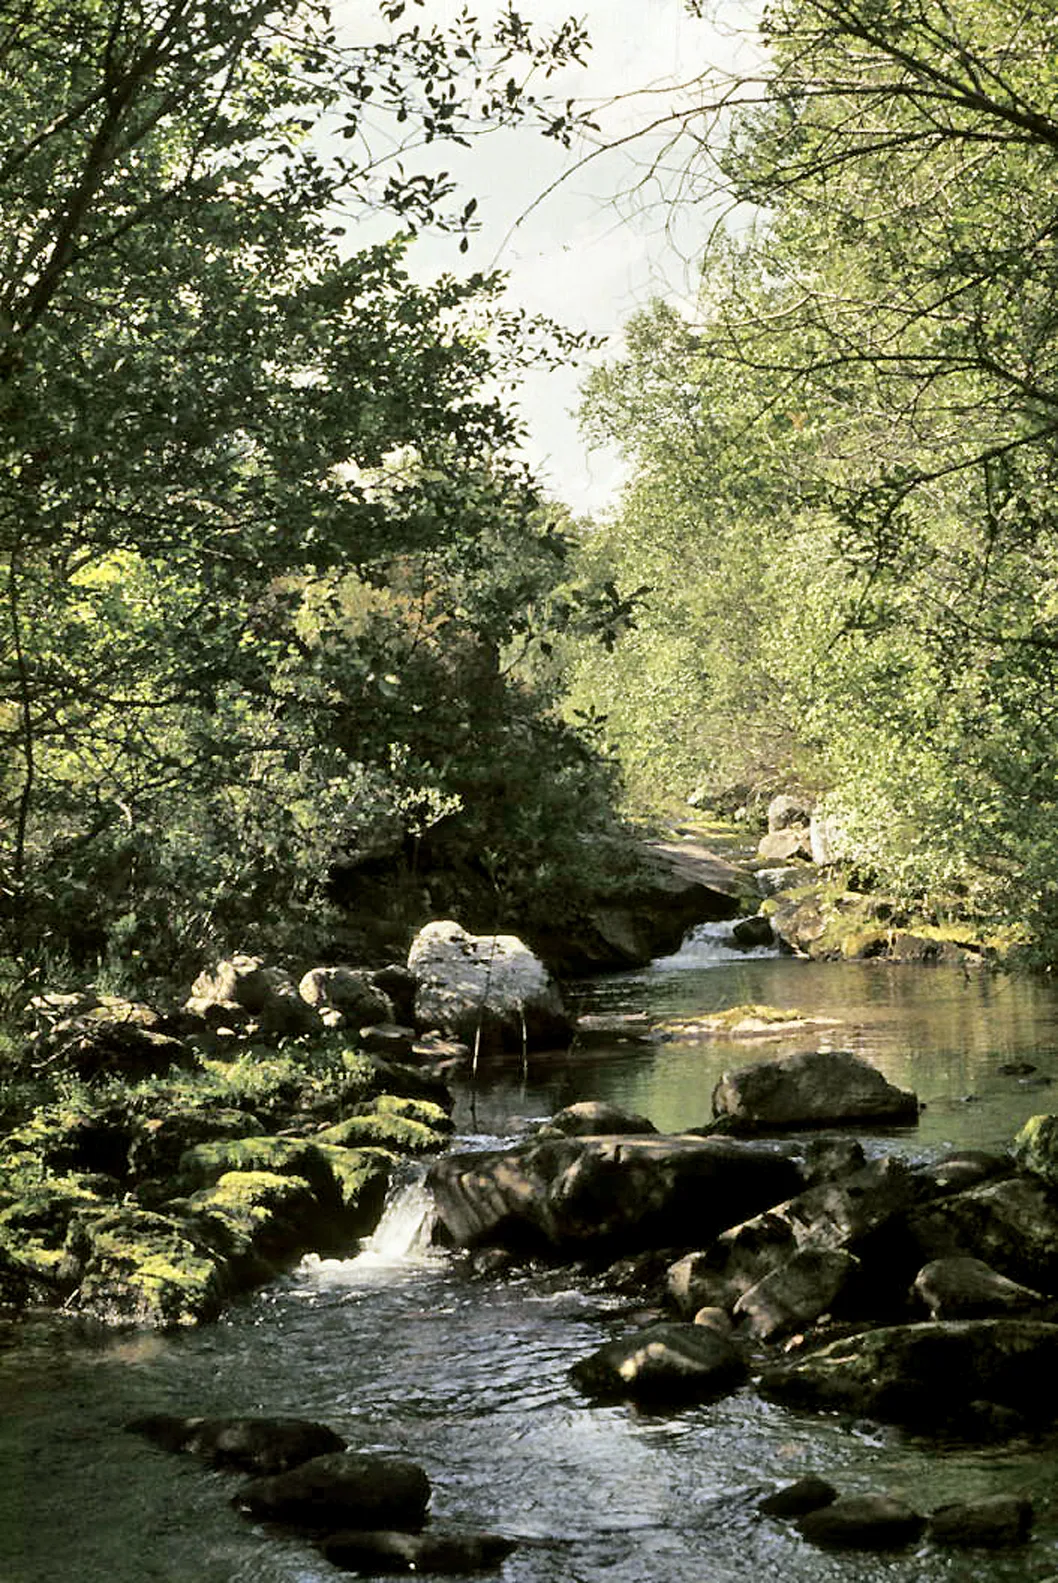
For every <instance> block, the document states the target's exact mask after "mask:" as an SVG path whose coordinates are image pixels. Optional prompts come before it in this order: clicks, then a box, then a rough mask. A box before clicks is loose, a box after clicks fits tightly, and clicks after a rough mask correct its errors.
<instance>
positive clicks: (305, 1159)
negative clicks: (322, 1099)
mask: <svg viewBox="0 0 1058 1583" xmlns="http://www.w3.org/2000/svg"><path fill="white" fill-rule="evenodd" d="M229 1171H239V1172H246V1171H249V1172H260V1171H265V1172H268V1173H271V1174H273V1175H276V1176H296V1177H299V1178H300V1179H301V1180H302V1181H304V1182H306V1183H307V1184H308V1186H309V1188H310V1189H311V1191H312V1194H313V1196H314V1198H315V1199H316V1200H317V1202H318V1203H319V1204H320V1205H321V1206H322V1207H324V1208H327V1207H335V1206H336V1205H337V1203H338V1200H339V1194H338V1189H337V1185H336V1183H335V1180H334V1176H333V1174H332V1172H331V1168H330V1166H329V1164H328V1163H327V1158H326V1156H325V1155H324V1154H322V1153H321V1152H320V1150H319V1149H317V1148H316V1147H315V1144H314V1143H312V1142H308V1141H306V1140H305V1139H304V1138H273V1137H246V1138H217V1139H214V1140H213V1141H212V1142H210V1143H200V1144H197V1145H196V1146H195V1147H194V1148H193V1149H188V1150H187V1151H186V1152H185V1153H184V1154H182V1155H181V1157H180V1167H179V1173H178V1178H177V1179H178V1184H179V1190H180V1191H183V1192H185V1193H190V1192H195V1191H197V1189H199V1188H202V1187H212V1186H213V1185H214V1183H216V1182H219V1181H220V1179H221V1177H222V1176H225V1175H226V1174H227V1173H228V1172H229Z"/></svg>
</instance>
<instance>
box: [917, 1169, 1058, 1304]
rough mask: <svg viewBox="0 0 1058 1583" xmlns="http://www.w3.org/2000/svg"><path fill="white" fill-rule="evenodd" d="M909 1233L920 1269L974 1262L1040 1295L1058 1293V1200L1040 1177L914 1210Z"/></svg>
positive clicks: (1007, 1181)
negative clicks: (961, 1259)
mask: <svg viewBox="0 0 1058 1583" xmlns="http://www.w3.org/2000/svg"><path fill="white" fill-rule="evenodd" d="M907 1230H908V1235H909V1238H910V1242H911V1245H912V1247H913V1252H914V1254H915V1258H916V1263H915V1269H918V1268H920V1267H921V1266H922V1265H923V1264H926V1263H930V1262H932V1261H933V1260H935V1259H945V1258H956V1257H970V1258H975V1259H980V1260H982V1261H983V1262H984V1263H985V1264H987V1265H990V1266H991V1268H992V1269H993V1270H996V1271H998V1272H999V1274H1000V1275H1005V1276H1006V1277H1007V1279H1008V1280H1011V1281H1017V1282H1019V1283H1020V1284H1021V1285H1023V1286H1028V1287H1031V1288H1032V1289H1033V1290H1035V1291H1040V1292H1045V1293H1048V1294H1053V1293H1055V1292H1058V1201H1056V1199H1055V1197H1054V1195H1053V1194H1052V1193H1051V1192H1050V1191H1049V1190H1048V1188H1047V1187H1046V1185H1045V1183H1044V1182H1043V1181H1042V1180H1041V1179H1040V1178H1039V1177H1037V1176H1033V1175H1029V1174H1025V1175H1018V1176H1010V1177H1006V1178H1002V1179H1001V1180H999V1181H985V1182H983V1183H982V1184H981V1185H979V1186H976V1187H969V1188H967V1189H966V1190H965V1191H963V1192H958V1193H951V1194H949V1195H947V1196H946V1197H944V1198H942V1199H940V1200H939V1201H937V1202H934V1203H929V1204H926V1205H924V1206H922V1207H920V1208H918V1209H916V1210H914V1211H913V1212H912V1213H911V1215H910V1216H909V1218H908V1225H907ZM913 1275H914V1270H912V1271H911V1272H909V1279H911V1278H913Z"/></svg>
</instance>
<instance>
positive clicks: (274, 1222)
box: [174, 1170, 323, 1279]
mask: <svg viewBox="0 0 1058 1583" xmlns="http://www.w3.org/2000/svg"><path fill="white" fill-rule="evenodd" d="M174 1207H175V1206H174ZM179 1210H180V1212H181V1213H182V1215H183V1216H184V1217H185V1219H186V1222H187V1223H188V1224H189V1225H191V1226H193V1227H194V1229H195V1234H196V1235H197V1236H199V1237H201V1239H202V1240H203V1242H205V1243H206V1244H208V1245H210V1246H212V1247H214V1248H215V1249H216V1250H217V1251H218V1252H220V1253H221V1254H223V1255H224V1257H225V1258H226V1259H228V1260H229V1261H230V1262H231V1263H232V1266H233V1269H234V1270H235V1271H236V1272H237V1273H238V1274H239V1275H240V1276H241V1277H243V1278H245V1277H247V1276H249V1278H250V1279H252V1278H253V1276H254V1274H255V1273H256V1268H257V1267H258V1266H259V1264H260V1261H261V1260H262V1259H263V1260H265V1261H268V1262H270V1261H272V1260H274V1259H284V1258H288V1257H290V1256H291V1255H292V1254H294V1253H296V1252H298V1251H299V1250H301V1249H304V1248H310V1247H312V1245H313V1241H314V1239H315V1236H316V1233H317V1231H318V1228H319V1225H320V1222H321V1219H322V1218H323V1217H322V1215H321V1210H320V1204H319V1200H318V1199H317V1198H316V1196H315V1194H314V1193H313V1191H312V1188H311V1187H310V1186H309V1184H308V1182H306V1181H305V1180H304V1178H303V1177H300V1176H280V1175H278V1174H277V1173H276V1172H274V1171H250V1170H246V1171H227V1172H225V1173H224V1175H223V1176H221V1177H220V1178H219V1180H218V1181H216V1182H214V1183H213V1185H212V1186H211V1187H204V1188H202V1189H201V1190H200V1191H199V1192H197V1193H192V1194H191V1196H190V1197H189V1198H187V1199H186V1200H184V1201H183V1202H182V1203H181V1204H180V1205H179ZM246 1265H248V1266H249V1268H245V1266H246Z"/></svg>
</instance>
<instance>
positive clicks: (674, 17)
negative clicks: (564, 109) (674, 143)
mask: <svg viewBox="0 0 1058 1583" xmlns="http://www.w3.org/2000/svg"><path fill="white" fill-rule="evenodd" d="M463 4H464V0H426V4H425V5H424V7H422V8H421V10H418V9H417V10H416V13H415V17H414V18H413V17H412V15H411V13H412V7H411V6H410V5H409V7H408V13H409V14H408V17H406V18H405V20H406V21H407V20H414V19H418V18H422V19H425V20H426V21H428V22H437V23H439V24H443V23H444V22H445V21H446V20H449V19H451V18H453V17H454V16H456V15H457V14H458V13H459V12H460V11H461V10H462V9H463ZM343 7H344V9H346V11H347V12H348V13H349V14H350V15H351V11H352V8H354V7H355V9H356V11H357V13H358V19H359V20H360V21H361V22H363V19H364V12H365V8H364V7H363V5H362V3H361V4H357V0H343ZM343 7H338V8H337V10H338V13H339V15H340V14H341V10H342V9H343ZM498 9H500V7H499V6H498V5H497V4H495V3H494V0H482V3H481V4H479V5H477V6H475V7H473V10H474V12H475V14H476V15H478V16H479V17H480V18H481V20H482V21H483V22H485V21H487V20H488V18H489V17H490V16H491V15H492V14H494V13H495V12H496V11H497V10H498ZM517 9H520V10H521V12H522V13H523V14H524V15H525V17H526V18H527V19H529V20H530V21H531V22H532V23H533V24H534V26H535V27H536V28H537V29H538V30H544V29H547V28H553V27H555V26H557V25H558V24H559V23H561V22H562V21H563V20H564V19H565V18H566V17H567V16H569V15H574V16H576V17H577V18H578V20H581V21H583V22H584V23H585V24H586V25H587V28H588V31H589V34H590V35H591V38H592V48H591V50H590V52H589V54H588V56H587V66H586V68H585V69H584V70H577V69H573V70H571V71H570V72H569V73H564V74H563V76H562V78H561V80H558V81H555V82H553V83H552V84H551V85H549V86H553V87H554V88H555V89H557V91H558V92H559V94H560V95H561V97H562V98H565V97H576V98H577V99H578V100H587V101H588V102H590V103H598V104H599V105H600V114H601V118H602V124H603V126H604V127H605V129H606V132H607V134H608V135H609V137H610V138H613V137H619V136H621V135H623V134H625V133H627V132H629V131H631V130H632V129H633V128H635V127H639V126H642V125H643V123H644V121H645V120H647V119H648V118H649V117H650V116H652V115H656V114H657V111H658V108H659V106H661V107H664V106H666V105H668V104H669V103H670V98H669V95H668V92H667V88H668V85H670V84H674V83H679V82H681V81H686V80H687V79H688V78H691V77H694V76H696V75H698V74H699V73H700V72H701V71H702V70H703V69H704V68H705V67H706V66H712V65H721V66H726V65H729V64H730V63H731V62H732V60H734V59H736V58H738V59H741V60H745V59H746V58H747V54H746V51H747V48H748V46H747V42H746V37H745V33H746V29H747V26H748V22H747V6H746V5H745V3H744V0H721V3H720V4H716V5H714V6H713V7H712V10H713V11H714V13H715V14H717V15H718V16H719V19H720V20H719V21H718V22H712V21H710V22H707V21H702V20H697V19H695V18H693V17H690V16H688V15H687V13H686V11H685V9H684V6H683V4H682V0H608V3H602V0H592V3H589V4H587V5H583V4H582V5H579V6H577V5H571V4H570V0H522V3H521V5H520V6H518V7H517ZM739 52H741V53H739ZM645 90H647V91H646V92H645ZM627 95H632V96H633V97H632V98H624V99H622V100H621V102H619V103H617V104H613V103H611V102H610V101H613V100H615V99H617V98H618V97H619V96H627ZM584 152H585V151H584V150H583V149H582V150H578V151H575V152H574V154H573V155H567V154H566V153H565V152H564V151H563V150H562V149H561V148H560V147H559V146H558V145H557V144H554V143H551V142H548V141H546V140H545V139H543V138H542V137H541V136H540V134H539V133H537V132H535V131H533V130H530V129H528V128H526V129H521V130H517V131H510V132H503V133H494V134H490V135H488V136H486V137H483V138H481V139H480V140H479V141H477V142H476V143H475V145H474V147H473V149H472V150H469V151H467V152H466V153H460V151H454V153H453V151H451V150H446V151H445V155H444V160H443V165H444V168H446V169H450V170H451V171H452V172H453V174H455V175H457V176H458V177H459V178H460V179H461V180H462V181H463V182H465V184H466V187H467V190H468V192H472V193H473V194H474V195H475V196H477V198H478V200H479V210H478V216H479V218H480V220H481V229H480V231H479V232H478V233H477V234H476V235H474V236H473V237H472V238H471V242H470V249H469V251H468V253H467V254H466V255H463V256H461V255H460V254H459V253H458V251H457V248H456V244H455V242H454V240H452V239H450V238H449V239H445V238H443V237H427V236H424V237H422V238H420V239H419V240H418V241H417V242H416V244H415V248H414V249H413V258H412V260H410V262H411V263H412V266H413V268H414V269H415V271H416V272H418V273H421V274H423V275H426V276H429V275H431V274H434V275H436V274H438V273H440V272H441V271H442V270H455V271H459V270H463V269H468V270H471V269H491V268H498V269H501V270H503V271H504V272H505V273H506V274H507V275H508V277H509V286H508V296H509V300H510V302H511V304H512V305H513V306H518V307H524V308H526V309H527V310H528V311H529V312H530V313H543V314H547V315H549V316H550V317H552V318H555V319H558V320H560V321H561V322H562V323H563V324H565V325H567V326H569V327H570V328H571V329H577V330H581V329H584V330H588V331H590V332H591V333H592V334H593V335H595V336H604V337H607V338H608V345H607V346H606V347H605V348H604V350H603V351H602V352H601V353H599V354H597V356H596V358H595V359H594V360H598V358H599V357H602V358H605V357H607V356H613V355H614V354H615V353H616V352H617V351H619V349H620V333H621V326H622V325H623V324H624V322H625V321H626V320H627V319H628V318H629V317H630V315H631V314H632V313H634V312H635V311H636V309H637V308H641V307H645V306H646V305H647V303H648V302H649V301H650V300H651V298H652V297H654V296H659V295H660V296H665V297H667V298H669V299H670V300H677V301H680V302H683V303H685V304H688V305H690V304H693V300H694V289H695V256H696V253H697V252H698V250H699V248H700V239H701V237H702V235H703V234H704V230H705V227H706V225H707V217H706V216H705V215H703V214H702V213H701V212H700V211H699V210H696V208H695V206H694V205H692V204H688V205H685V206H682V207H681V208H680V210H679V212H678V214H677V215H676V216H675V218H674V216H673V213H672V211H671V210H669V209H667V208H665V207H664V206H661V205H658V204H653V205H651V204H650V203H648V202H644V201H643V198H640V200H638V201H637V200H636V199H634V198H633V197H631V196H629V195H630V194H631V193H632V192H633V190H634V189H635V188H636V186H637V184H638V182H639V178H640V176H641V175H642V170H643V166H644V162H645V160H646V158H647V153H648V150H647V147H646V146H645V145H642V144H633V145H631V146H630V147H628V148H626V149H623V150H620V151H617V152H611V153H608V154H605V155H600V156H599V157H598V158H597V159H594V160H592V161H591V162H590V163H589V164H588V165H586V166H584V167H583V168H582V169H580V170H576V171H571V172H570V173H569V174H567V175H566V178H565V179H564V180H563V181H562V182H561V183H560V185H558V186H557V187H556V188H555V189H554V190H553V191H551V192H550V193H549V194H547V195H546V196H542V195H543V194H545V193H547V189H548V188H549V187H551V186H552V184H553V183H555V182H556V180H557V178H559V177H560V176H562V175H563V172H564V171H569V167H571V166H572V165H573V164H574V162H575V159H576V158H577V157H579V156H580V155H582V154H583V153H584ZM622 195H623V196H622ZM585 372H586V368H585V367H583V366H582V367H580V368H568V367H567V368H563V369H560V370H558V371H557V372H553V373H544V372H537V373H533V374H531V375H529V376H527V378H526V379H525V381H524V384H523V386H522V389H521V394H520V396H519V406H520V409H521V414H522V417H523V420H524V422H525V423H526V425H527V428H528V430H529V439H528V442H527V445H526V452H527V456H528V459H529V461H530V462H531V463H532V465H533V466H534V469H535V470H536V472H537V474H538V476H539V477H541V479H542V480H543V482H544V483H545V484H546V485H547V487H548V488H549V490H550V492H551V493H553V494H554V495H556V496H557V497H558V498H559V499H561V500H563V501H565V503H566V504H567V505H569V506H570V507H571V508H572V509H573V511H574V513H575V514H577V515H581V514H593V513H598V512H601V511H604V510H605V509H606V507H607V506H608V505H609V504H611V503H612V502H613V501H614V499H615V497H616V493H617V491H618V489H619V486H620V482H621V476H622V472H621V464H620V459H619V458H618V456H617V455H616V453H613V452H608V451H603V452H599V451H596V452H589V450H588V449H587V447H586V445H585V443H584V441H583V440H582V439H581V437H580V435H579V433H578V429H577V423H576V419H575V417H574V415H573V414H574V409H575V407H576V405H577V401H578V388H579V385H580V382H581V380H582V379H583V377H584V374H585Z"/></svg>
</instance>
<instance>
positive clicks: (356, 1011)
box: [298, 967, 395, 1028]
mask: <svg viewBox="0 0 1058 1583" xmlns="http://www.w3.org/2000/svg"><path fill="white" fill-rule="evenodd" d="M298 994H299V995H300V996H301V998H302V1000H303V1001H305V1002H306V1003H307V1004H308V1005H309V1006H312V1007H313V1008H314V1009H315V1010H316V1011H317V1012H318V1013H319V1015H320V1018H321V1020H322V1022H323V1023H324V1025H325V1027H328V1028H362V1027H363V1026H364V1025H365V1024H367V1023H389V1022H393V1020H394V1015H395V1014H394V1010H393V1002H392V1001H391V1000H390V998H389V996H388V995H386V994H384V993H383V991H382V990H381V989H379V988H378V986H377V985H376V984H375V983H374V982H373V981H372V979H371V976H370V975H369V974H368V973H364V972H358V971H357V970H356V969H355V968H352V967H313V968H310V969H309V971H308V972H307V973H306V974H305V975H304V977H303V978H302V979H301V982H300V983H299V984H298Z"/></svg>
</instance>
